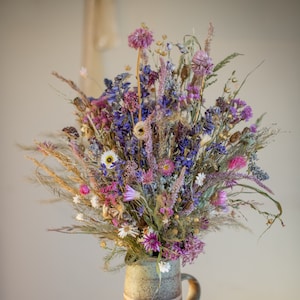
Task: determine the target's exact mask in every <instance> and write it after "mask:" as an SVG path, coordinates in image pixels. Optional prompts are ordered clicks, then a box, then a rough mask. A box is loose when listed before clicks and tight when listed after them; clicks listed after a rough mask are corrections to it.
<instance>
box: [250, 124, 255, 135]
mask: <svg viewBox="0 0 300 300" xmlns="http://www.w3.org/2000/svg"><path fill="white" fill-rule="evenodd" d="M249 129H250V132H252V133H256V132H257V125H256V124H251V125H250V128H249Z"/></svg>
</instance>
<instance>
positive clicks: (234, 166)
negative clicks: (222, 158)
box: [228, 155, 247, 170]
mask: <svg viewBox="0 0 300 300" xmlns="http://www.w3.org/2000/svg"><path fill="white" fill-rule="evenodd" d="M246 165H247V159H246V158H245V157H244V156H241V155H239V156H235V157H233V158H232V159H231V160H229V162H228V169H229V170H240V169H242V168H243V167H245V166H246Z"/></svg>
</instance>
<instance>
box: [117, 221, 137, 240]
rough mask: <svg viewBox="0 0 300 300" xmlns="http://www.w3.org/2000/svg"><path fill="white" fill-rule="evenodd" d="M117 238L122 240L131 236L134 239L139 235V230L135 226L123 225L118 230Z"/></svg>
mask: <svg viewBox="0 0 300 300" xmlns="http://www.w3.org/2000/svg"><path fill="white" fill-rule="evenodd" d="M118 235H119V237H121V238H122V239H123V238H124V237H126V236H127V235H131V236H133V237H136V236H137V235H139V229H138V228H137V227H136V226H133V225H131V224H123V225H122V227H121V228H119V233H118Z"/></svg>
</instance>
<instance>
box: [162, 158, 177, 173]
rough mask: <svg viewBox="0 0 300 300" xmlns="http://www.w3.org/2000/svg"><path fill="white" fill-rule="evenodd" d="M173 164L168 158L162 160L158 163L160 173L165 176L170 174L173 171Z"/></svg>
mask: <svg viewBox="0 0 300 300" xmlns="http://www.w3.org/2000/svg"><path fill="white" fill-rule="evenodd" d="M174 169H175V165H174V163H173V161H172V160H170V159H168V158H167V159H165V160H163V161H162V162H161V163H160V165H159V171H160V173H161V174H163V175H165V176H170V175H172V173H173V172H174Z"/></svg>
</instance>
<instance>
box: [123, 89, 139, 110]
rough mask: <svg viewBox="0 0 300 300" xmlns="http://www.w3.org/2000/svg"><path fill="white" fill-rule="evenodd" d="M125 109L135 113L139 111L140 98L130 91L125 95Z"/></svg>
mask: <svg viewBox="0 0 300 300" xmlns="http://www.w3.org/2000/svg"><path fill="white" fill-rule="evenodd" d="M123 101H124V108H125V109H127V110H128V111H130V112H132V113H134V112H136V111H137V110H138V109H139V107H140V106H139V103H138V96H137V93H136V92H134V91H128V92H126V93H124V95H123Z"/></svg>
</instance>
